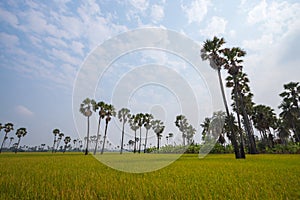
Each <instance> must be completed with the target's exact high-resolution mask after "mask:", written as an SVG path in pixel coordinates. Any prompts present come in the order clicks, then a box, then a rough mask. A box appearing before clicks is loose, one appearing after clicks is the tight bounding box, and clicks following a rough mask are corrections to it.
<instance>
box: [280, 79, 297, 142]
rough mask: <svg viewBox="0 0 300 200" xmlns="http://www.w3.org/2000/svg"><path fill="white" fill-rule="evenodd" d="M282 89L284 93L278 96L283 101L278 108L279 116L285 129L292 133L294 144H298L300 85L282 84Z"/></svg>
mask: <svg viewBox="0 0 300 200" xmlns="http://www.w3.org/2000/svg"><path fill="white" fill-rule="evenodd" d="M283 87H284V90H285V91H284V92H282V93H281V94H280V97H282V98H283V101H282V103H281V104H280V105H279V108H280V109H282V112H281V113H280V114H279V116H280V117H281V118H282V120H283V122H284V123H283V124H284V125H286V128H287V129H290V130H291V131H292V132H293V133H294V137H295V140H296V142H300V109H299V103H300V83H299V82H290V83H287V84H284V85H283Z"/></svg>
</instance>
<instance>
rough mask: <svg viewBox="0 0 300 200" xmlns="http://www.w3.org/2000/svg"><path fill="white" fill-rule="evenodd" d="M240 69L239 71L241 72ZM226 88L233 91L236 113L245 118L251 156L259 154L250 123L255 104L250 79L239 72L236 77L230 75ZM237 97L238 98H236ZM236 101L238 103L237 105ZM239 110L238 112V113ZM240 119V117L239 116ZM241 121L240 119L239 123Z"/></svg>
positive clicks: (244, 122)
mask: <svg viewBox="0 0 300 200" xmlns="http://www.w3.org/2000/svg"><path fill="white" fill-rule="evenodd" d="M241 69H242V68H240V69H239V70H241ZM226 80H227V83H226V86H227V87H229V88H233V89H232V93H231V95H232V99H233V101H234V103H233V104H232V106H233V110H234V111H235V112H236V113H240V114H241V116H242V117H243V121H242V122H243V124H244V127H245V130H246V133H247V136H248V149H249V153H250V154H256V153H258V151H257V149H256V144H255V139H254V130H253V126H252V123H251V121H250V118H252V117H251V115H252V114H251V113H252V112H253V107H254V103H253V101H252V98H253V94H252V93H251V91H250V87H249V79H248V77H247V74H246V73H243V72H242V71H238V72H237V74H235V75H229V76H228V77H227V78H226ZM236 95H237V96H238V97H236ZM236 100H237V101H238V102H237V103H236ZM237 105H239V107H237ZM237 109H238V111H237ZM238 117H239V116H238ZM239 120H240V119H239V118H238V122H239V123H240V121H239Z"/></svg>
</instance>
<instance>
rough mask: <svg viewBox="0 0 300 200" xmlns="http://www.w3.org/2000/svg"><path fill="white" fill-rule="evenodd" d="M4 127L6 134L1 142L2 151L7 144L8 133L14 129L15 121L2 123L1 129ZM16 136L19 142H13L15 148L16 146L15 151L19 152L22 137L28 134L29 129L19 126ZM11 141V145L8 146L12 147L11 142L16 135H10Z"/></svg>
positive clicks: (0, 149) (0, 148) (0, 150)
mask: <svg viewBox="0 0 300 200" xmlns="http://www.w3.org/2000/svg"><path fill="white" fill-rule="evenodd" d="M2 129H4V132H5V135H4V138H3V141H2V144H1V147H0V153H1V152H2V150H3V147H4V144H5V141H6V140H7V139H8V134H9V133H10V132H11V131H13V130H14V124H13V123H10V122H9V123H6V124H4V125H2V124H1V123H0V131H1V130H2ZM15 134H16V136H17V138H18V142H16V143H14V144H13V148H14V152H15V153H17V151H18V148H19V145H20V141H21V138H22V137H24V136H25V135H26V134H27V130H26V128H24V127H22V128H18V129H17V131H16V133H15ZM9 140H10V142H9V145H8V148H7V149H9V148H10V146H11V143H12V141H13V140H14V137H10V138H9Z"/></svg>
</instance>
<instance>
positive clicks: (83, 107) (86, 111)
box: [79, 98, 94, 155]
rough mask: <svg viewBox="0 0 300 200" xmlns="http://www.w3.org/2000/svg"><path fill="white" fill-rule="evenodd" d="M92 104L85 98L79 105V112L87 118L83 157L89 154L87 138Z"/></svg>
mask: <svg viewBox="0 0 300 200" xmlns="http://www.w3.org/2000/svg"><path fill="white" fill-rule="evenodd" d="M92 104H94V100H91V99H89V98H86V99H85V100H83V102H82V103H81V104H80V109H79V111H80V112H81V113H82V114H83V115H84V116H85V117H87V134H86V135H87V136H86V138H87V141H86V149H85V155H88V152H89V137H90V117H91V115H92V111H91V105H92Z"/></svg>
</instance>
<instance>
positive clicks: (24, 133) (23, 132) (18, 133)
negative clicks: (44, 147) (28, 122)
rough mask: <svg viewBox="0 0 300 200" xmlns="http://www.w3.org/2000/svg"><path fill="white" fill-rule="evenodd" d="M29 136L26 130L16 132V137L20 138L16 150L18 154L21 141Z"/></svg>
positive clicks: (21, 129) (20, 129)
mask: <svg viewBox="0 0 300 200" xmlns="http://www.w3.org/2000/svg"><path fill="white" fill-rule="evenodd" d="M26 134H27V131H26V128H19V129H18V130H17V132H16V136H17V137H18V138H19V140H18V143H17V146H16V149H15V153H17V151H18V148H19V144H20V141H21V137H24V136H25V135H26Z"/></svg>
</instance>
